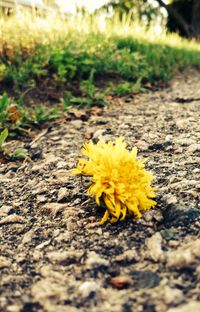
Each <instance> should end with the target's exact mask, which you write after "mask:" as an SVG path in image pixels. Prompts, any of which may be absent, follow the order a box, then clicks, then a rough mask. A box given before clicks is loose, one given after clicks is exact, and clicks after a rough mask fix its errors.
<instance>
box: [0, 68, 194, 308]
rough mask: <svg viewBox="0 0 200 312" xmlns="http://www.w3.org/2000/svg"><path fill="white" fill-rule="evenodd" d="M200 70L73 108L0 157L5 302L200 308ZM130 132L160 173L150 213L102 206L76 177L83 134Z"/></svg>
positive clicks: (1, 298) (0, 297) (0, 303)
mask: <svg viewBox="0 0 200 312" xmlns="http://www.w3.org/2000/svg"><path fill="white" fill-rule="evenodd" d="M199 105H200V73H197V72H195V71H190V72H187V73H185V74H184V75H183V74H182V75H180V76H179V77H177V78H176V79H175V80H174V81H172V83H171V85H170V87H169V88H168V89H165V90H161V91H157V92H149V93H147V94H142V95H135V96H133V97H127V98H124V99H114V101H113V105H111V106H110V107H106V108H104V109H99V108H94V109H92V110H79V111H78V110H75V109H72V110H70V111H69V112H68V113H66V115H65V118H64V119H63V120H62V121H54V122H53V123H50V124H48V125H47V126H46V128H44V129H43V130H42V131H40V132H39V131H35V132H33V133H32V138H31V141H30V142H20V141H15V142H9V143H8V144H7V146H6V148H8V149H9V148H10V149H12V148H14V146H16V145H22V146H23V145H24V146H25V147H26V148H27V149H28V150H29V154H30V157H31V159H30V160H27V161H25V162H24V163H22V162H19V163H18V162H8V163H5V164H1V165H0V181H1V183H0V188H1V190H0V205H1V206H0V240H1V243H0V311H2V312H4V311H5V312H18V311H21V312H31V311H38V312H41V311H45V312H55V311H56V312H65V311H67V312H74V311H86V312H88V311H92V312H105V311H109V312H120V311H121V312H131V311H134V312H142V311H143V312H165V311H168V312H188V311H191V310H192V311H193V312H197V311H200V235H199V230H200V202H199V191H200V181H199V177H200V166H199V156H200V124H199V119H200V118H199V117H200V116H199V115H200V109H199ZM118 135H122V136H124V137H125V138H126V141H127V142H128V144H129V145H130V146H133V145H136V146H137V147H138V153H139V156H141V157H143V158H147V159H148V160H147V168H148V169H150V170H151V171H152V172H153V173H154V174H155V176H156V179H155V184H156V185H157V186H158V191H157V203H158V204H157V206H156V208H155V209H152V210H150V211H148V212H146V213H145V214H144V216H143V218H142V219H140V220H132V219H126V220H125V221H123V222H119V223H118V224H114V225H111V224H109V223H106V224H105V225H103V226H101V225H100V224H99V221H100V219H101V217H102V215H103V211H102V210H101V209H98V208H97V207H96V205H95V203H94V202H93V201H92V200H88V197H87V195H86V193H85V185H84V184H85V182H84V181H81V179H80V178H78V177H77V176H72V175H71V169H72V168H73V167H74V165H75V163H76V161H77V158H78V156H79V150H80V148H81V145H82V142H83V141H84V140H86V139H90V138H92V139H94V140H98V138H105V139H113V138H115V137H116V136H118Z"/></svg>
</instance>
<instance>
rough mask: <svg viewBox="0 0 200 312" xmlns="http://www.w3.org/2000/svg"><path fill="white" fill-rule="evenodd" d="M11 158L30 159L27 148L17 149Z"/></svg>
mask: <svg viewBox="0 0 200 312" xmlns="http://www.w3.org/2000/svg"><path fill="white" fill-rule="evenodd" d="M10 156H11V157H12V158H14V159H19V160H24V159H26V158H28V152H27V150H26V149H25V148H16V149H15V150H14V152H13V153H12V154H11V155H10Z"/></svg>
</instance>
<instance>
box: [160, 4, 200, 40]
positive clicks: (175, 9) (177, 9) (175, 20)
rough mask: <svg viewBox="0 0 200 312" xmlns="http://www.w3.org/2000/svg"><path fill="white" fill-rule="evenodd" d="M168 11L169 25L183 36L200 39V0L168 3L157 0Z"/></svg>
mask: <svg viewBox="0 0 200 312" xmlns="http://www.w3.org/2000/svg"><path fill="white" fill-rule="evenodd" d="M157 2H158V3H159V5H160V6H162V7H164V8H165V9H166V10H167V12H168V22H167V27H168V28H169V30H170V31H175V32H178V33H179V34H180V35H181V36H184V37H187V38H195V39H197V40H200V0H188V1H177V2H176V1H175V2H173V3H171V4H170V5H166V4H165V3H164V2H163V0H157Z"/></svg>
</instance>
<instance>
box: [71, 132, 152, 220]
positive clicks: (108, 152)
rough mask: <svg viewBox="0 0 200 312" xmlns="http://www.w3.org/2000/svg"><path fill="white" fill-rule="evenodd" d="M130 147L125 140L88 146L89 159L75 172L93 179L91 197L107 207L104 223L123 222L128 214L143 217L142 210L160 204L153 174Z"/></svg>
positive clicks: (134, 149)
mask: <svg viewBox="0 0 200 312" xmlns="http://www.w3.org/2000/svg"><path fill="white" fill-rule="evenodd" d="M126 146H127V145H126V143H125V142H124V139H123V138H121V137H120V138H117V139H116V140H115V143H113V142H111V141H109V142H108V143H105V142H104V141H102V140H100V141H99V142H98V143H97V144H94V143H93V142H89V143H84V144H83V149H82V150H81V153H82V154H83V155H84V156H86V157H87V158H81V159H79V161H78V164H77V168H76V169H74V171H73V173H74V174H81V175H85V176H90V177H91V182H92V184H91V186H90V187H89V189H88V194H89V195H90V196H92V197H94V198H95V199H96V202H97V204H98V205H99V206H100V205H101V203H102V202H103V203H104V204H105V206H106V211H105V214H104V216H103V218H102V220H101V224H103V223H104V222H105V221H107V220H109V221H110V222H111V223H114V222H116V221H118V220H123V219H124V218H125V217H126V215H129V216H133V217H136V218H140V217H141V216H142V211H144V210H148V209H150V208H151V207H154V206H155V205H156V202H155V201H154V200H152V198H154V197H155V192H154V191H155V188H153V187H152V186H151V182H152V180H153V178H154V177H153V175H152V174H151V173H150V172H148V171H147V170H145V167H144V161H142V160H140V159H137V158H136V157H137V149H136V147H134V148H133V149H132V150H131V151H129V150H127V148H126Z"/></svg>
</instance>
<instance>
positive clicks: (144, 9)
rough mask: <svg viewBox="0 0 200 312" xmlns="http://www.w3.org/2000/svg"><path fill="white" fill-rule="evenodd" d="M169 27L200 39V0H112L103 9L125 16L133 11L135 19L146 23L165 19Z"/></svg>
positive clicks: (182, 34)
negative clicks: (164, 12) (124, 14)
mask: <svg viewBox="0 0 200 312" xmlns="http://www.w3.org/2000/svg"><path fill="white" fill-rule="evenodd" d="M163 9H164V10H165V11H166V13H167V23H166V25H167V28H168V29H169V30H170V31H175V32H178V33H179V34H180V35H181V36H184V37H187V38H196V39H200V1H199V0H171V1H168V2H166V1H164V0H153V1H152V0H111V1H109V2H108V3H107V4H106V5H104V6H103V7H102V8H101V10H106V11H110V10H112V11H113V12H114V14H115V13H117V14H119V15H120V16H123V13H126V14H129V13H130V12H131V13H132V18H133V19H139V20H142V21H143V22H144V23H146V25H148V24H149V23H150V22H152V21H153V20H156V19H160V18H162V19H165V14H164V15H163V14H162V12H163Z"/></svg>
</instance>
